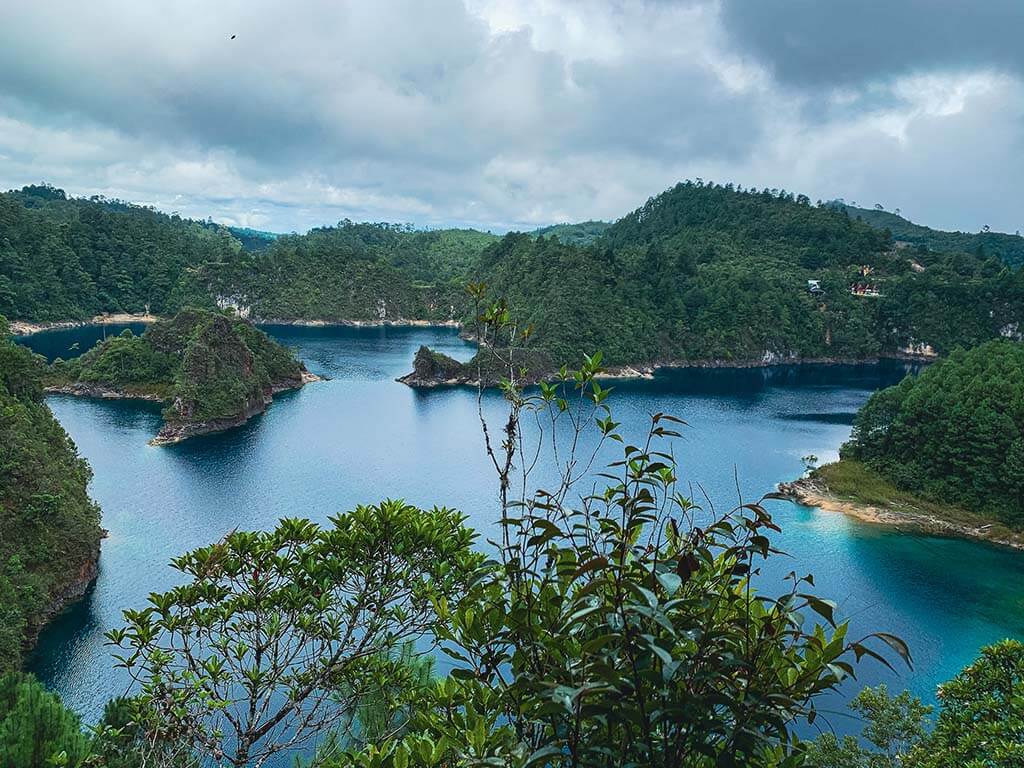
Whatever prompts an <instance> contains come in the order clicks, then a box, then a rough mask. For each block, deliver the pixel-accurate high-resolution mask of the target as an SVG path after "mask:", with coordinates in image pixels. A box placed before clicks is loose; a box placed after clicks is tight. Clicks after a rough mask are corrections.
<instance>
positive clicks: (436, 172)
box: [0, 0, 1024, 231]
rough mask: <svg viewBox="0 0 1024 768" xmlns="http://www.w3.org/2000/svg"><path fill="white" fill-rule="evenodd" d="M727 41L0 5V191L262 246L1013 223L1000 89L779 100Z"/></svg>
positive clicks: (649, 33) (413, 5) (957, 71)
mask: <svg viewBox="0 0 1024 768" xmlns="http://www.w3.org/2000/svg"><path fill="white" fill-rule="evenodd" d="M733 26H734V19H733V14H732V10H731V5H730V3H728V2H723V3H722V4H720V2H680V3H670V2H655V1H654V0H649V1H648V2H642V1H641V0H609V1H608V2H581V1H580V2H574V1H573V0H564V1H563V2H557V1H556V0H522V1H521V2H512V0H467V5H463V4H462V3H460V2H457V1H456V0H437V2H431V3H421V2H414V1H413V0H393V1H391V0H389V1H386V2H380V3H372V4H371V3H356V2H352V3H338V2H334V1H333V0H331V1H328V0H303V1H302V2H297V3H291V4H279V3H272V2H269V0H261V1H260V2H243V0H230V1H229V2H222V3H217V4H215V5H212V6H211V5H209V4H203V3H199V2H196V1H193V2H178V3H172V4H160V5H159V6H158V5H155V4H146V3H136V4H131V5H126V4H123V3H121V2H116V1H115V0H98V2H94V3H90V4H80V3H72V2H67V3H58V4H41V3H37V4H29V3H21V4H13V3H12V4H5V5H4V6H3V7H0V185H2V186H5V187H6V186H17V185H21V184H24V183H29V182H35V181H39V180H47V181H50V182H52V183H54V184H57V185H60V186H63V187H65V188H66V189H68V191H70V192H73V193H76V194H93V193H102V194H106V195H108V196H118V197H123V198H126V199H131V200H136V201H140V202H150V203H153V204H155V205H157V206H159V207H161V208H165V209H168V210H178V211H180V212H181V213H183V214H186V215H193V216H202V217H205V216H206V215H208V214H209V215H213V216H214V217H215V218H220V219H222V220H225V221H228V222H231V223H240V224H245V225H249V226H263V227H268V228H271V229H277V230H291V229H296V230H300V231H301V230H304V229H306V228H308V227H310V226H314V225H319V224H324V223H330V222H333V221H336V220H338V219H340V218H343V217H350V218H354V219H371V220H394V221H414V222H417V223H420V224H432V225H434V224H444V223H459V224H470V225H475V226H481V227H484V228H491V229H495V230H503V229H506V228H520V227H532V226H536V225H539V224H545V223H549V222H552V221H560V220H573V219H584V218H593V217H604V218H614V217H616V216H618V215H621V214H623V213H625V212H627V211H628V210H630V209H632V208H633V207H635V206H637V205H639V204H640V203H642V202H643V200H645V199H646V198H647V197H648V196H650V195H652V194H656V193H657V192H659V191H660V190H662V189H664V188H665V187H667V186H669V185H670V184H672V183H674V182H675V181H677V180H679V179H681V178H685V177H688V176H698V175H699V176H704V177H705V178H714V179H716V180H721V181H730V180H731V181H737V182H739V183H743V184H756V185H757V186H770V187H786V188H789V189H792V190H794V191H800V192H805V193H807V194H809V195H810V196H811V197H823V198H824V197H834V196H842V197H845V198H846V199H856V200H858V201H862V202H863V201H867V200H871V201H872V202H873V201H874V200H876V199H877V200H883V201H884V200H888V199H890V198H891V199H896V198H897V197H898V198H899V201H900V204H901V205H902V207H903V208H904V210H905V211H908V212H910V213H913V214H915V215H916V216H917V217H918V218H919V219H921V220H923V221H925V222H926V223H935V224H940V225H946V226H960V227H967V228H974V227H976V226H980V224H981V223H988V224H991V225H992V226H993V227H995V228H1007V229H1011V230H1012V229H1016V228H1017V227H1019V226H1020V225H1021V224H1022V223H1024V222H1020V221H1018V219H1019V218H1021V216H1020V213H1019V206H1018V204H1017V200H1018V199H1019V197H1018V196H1017V192H1016V189H1015V184H1016V180H1015V178H1014V177H1013V174H1014V173H1016V174H1017V178H1019V177H1020V175H1021V174H1020V171H1022V170H1024V169H1022V168H1020V163H1021V161H1020V160H1019V159H1017V158H1020V157H1022V156H1024V153H1021V152H1020V149H1021V147H1020V143H1021V137H1022V135H1024V128H1022V117H1021V110H1022V105H1024V95H1022V86H1021V83H1020V81H1019V79H1018V77H1017V75H1014V74H1012V73H1010V72H1008V71H1007V70H1005V69H1001V68H999V67H997V66H995V65H993V64H991V63H989V64H983V63H979V64H978V65H977V66H973V67H967V68H964V67H962V66H961V67H959V68H953V69H950V68H943V67H939V66H938V65H935V64H934V63H933V62H931V61H930V60H929V61H928V62H925V64H927V66H924V65H922V66H921V67H918V68H916V69H912V71H904V69H905V67H904V68H899V69H894V70H893V73H892V74H891V75H887V74H886V73H885V72H884V71H879V70H878V69H877V67H876V68H873V69H871V71H870V73H869V74H870V77H868V78H867V79H864V80H863V81H861V80H857V79H851V78H849V77H843V78H841V79H837V80H836V82H835V83H828V82H826V83H825V84H824V85H823V84H822V83H821V82H820V81H819V80H816V81H815V83H814V84H813V86H804V85H802V84H801V83H799V82H795V81H793V79H792V78H786V77H784V76H783V75H785V73H786V72H788V71H790V70H789V69H786V68H785V67H782V66H781V65H779V63H778V61H776V60H775V59H773V56H774V55H775V54H774V53H773V52H772V51H771V50H768V49H765V46H766V45H768V42H765V41H760V39H759V41H758V42H757V44H756V45H752V46H745V45H743V44H741V43H742V41H743V40H744V39H746V38H745V37H744V35H749V33H750V30H749V29H746V30H741V33H736V32H735V31H734V29H733ZM797 32H800V30H797ZM232 34H234V35H236V39H235V40H231V39H230V36H231V35H232ZM769 42H770V41H769ZM870 54H871V51H867V50H866V51H864V55H870ZM787 55H788V54H787ZM786 66H789V64H788V63H787V64H786ZM901 67H902V65H901ZM780 72H781V73H782V74H781V75H780V74H779V73H780ZM981 219H985V221H981Z"/></svg>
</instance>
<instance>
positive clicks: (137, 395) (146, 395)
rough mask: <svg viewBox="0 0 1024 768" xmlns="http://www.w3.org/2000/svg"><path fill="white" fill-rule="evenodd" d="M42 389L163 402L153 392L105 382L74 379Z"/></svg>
mask: <svg viewBox="0 0 1024 768" xmlns="http://www.w3.org/2000/svg"><path fill="white" fill-rule="evenodd" d="M43 389H44V390H45V391H46V392H47V393H48V394H51V395H72V396H73V397H92V398H96V399H102V400H149V401H151V402H154V403H160V402H163V400H164V398H162V397H160V395H158V394H156V393H154V392H144V391H129V390H125V389H119V388H116V387H110V386H107V385H105V384H89V383H86V382H83V381H74V382H70V383H67V384H49V385H47V386H45V387H43Z"/></svg>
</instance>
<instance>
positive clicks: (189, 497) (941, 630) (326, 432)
mask: <svg viewBox="0 0 1024 768" xmlns="http://www.w3.org/2000/svg"><path fill="white" fill-rule="evenodd" d="M120 330H121V329H120V328H116V329H112V328H107V329H106V333H107V334H110V333H114V332H119V331H120ZM267 330H268V331H269V332H271V333H272V334H273V335H274V336H275V337H277V338H278V339H279V340H280V341H281V342H283V343H285V344H287V345H290V346H292V347H294V348H295V349H296V350H297V352H298V354H299V356H300V357H301V358H302V359H303V360H304V361H305V362H306V364H307V366H308V367H309V368H310V370H312V371H314V372H315V373H318V374H325V375H327V376H329V377H331V378H330V380H329V381H326V382H323V383H317V384H313V385H311V386H308V387H305V388H304V389H302V390H301V391H298V392H293V393H287V394H284V395H280V396H278V397H277V398H275V401H274V404H273V406H272V407H271V408H270V409H269V410H268V411H267V412H266V413H265V414H264V415H263V416H261V417H258V418H256V419H254V420H252V421H251V422H250V423H248V424H247V425H245V426H244V427H241V428H239V429H236V430H233V431H231V432H228V433H224V434H221V435H215V436H210V437H206V438H201V439H196V440H192V441H189V442H186V443H184V444H182V445H178V446H172V447H164V448H153V447H150V446H149V445H147V441H148V440H149V439H150V438H151V437H152V436H153V435H154V434H155V433H156V431H157V429H158V428H159V426H160V414H159V407H158V406H156V405H152V404H145V403H128V402H104V401H93V400H81V399H75V398H68V397H52V398H50V399H49V404H50V407H51V408H52V409H53V411H54V413H55V414H56V415H57V418H58V419H60V421H61V423H62V424H63V425H64V427H65V428H66V429H67V431H68V432H69V433H70V434H71V437H72V438H73V439H74V440H75V442H76V443H77V445H78V447H79V450H80V451H81V453H82V455H84V456H85V457H86V458H87V459H88V460H89V462H90V463H91V464H92V467H93V471H94V473H95V477H94V479H93V483H92V488H91V490H92V494H93V496H94V497H95V498H96V500H97V501H98V502H99V503H100V505H101V506H102V508H103V525H104V527H106V528H107V529H109V531H110V536H109V538H107V539H106V540H105V541H104V542H103V555H102V558H101V560H100V573H99V578H98V580H97V583H96V586H95V588H94V589H92V590H91V592H90V593H89V595H88V596H87V597H86V599H85V600H83V601H82V602H81V603H79V604H78V605H77V606H75V607H73V608H72V609H71V610H69V611H67V612H66V613H65V614H64V615H63V616H61V617H60V618H59V619H58V620H57V621H56V622H54V624H53V625H52V626H51V627H50V628H49V629H48V630H47V631H46V632H45V633H44V634H43V636H42V638H41V641H40V644H39V647H38V650H37V653H36V655H35V658H34V660H33V662H32V669H33V671H34V672H35V673H36V674H37V675H39V676H40V678H42V679H43V680H44V681H45V682H46V684H47V685H49V686H50V687H52V688H53V689H55V690H56V691H58V692H59V693H60V694H61V695H62V696H63V697H64V699H65V700H66V701H67V703H68V704H70V705H71V706H73V707H74V708H76V709H77V710H78V711H80V712H82V713H83V714H84V716H85V717H86V718H87V719H89V720H94V719H95V718H96V717H97V716H98V715H99V713H100V711H101V709H102V706H103V703H104V702H105V701H106V700H107V699H108V698H110V697H111V696H113V695H116V694H120V693H123V692H124V691H125V689H126V686H127V680H126V677H125V675H123V674H122V673H121V672H119V671H117V670H114V669H113V668H112V660H111V658H110V655H109V649H108V648H106V647H105V646H104V641H103V633H104V632H105V631H106V630H108V629H110V628H111V627H114V626H118V625H119V624H120V617H121V613H120V612H121V609H123V608H126V607H141V606H143V605H144V603H145V599H146V596H147V594H148V593H149V592H151V591H156V590H164V589H166V588H168V587H170V586H171V585H172V584H174V583H175V572H174V571H173V570H172V569H171V568H169V567H168V565H167V563H168V561H169V559H170V558H171V557H173V556H174V555H177V554H179V553H181V552H183V551H185V550H187V549H190V548H193V547H197V546H201V545H205V544H208V543H210V542H212V541H214V540H215V539H217V538H218V537H220V536H221V535H223V534H224V533H226V532H227V531H229V530H231V529H233V528H236V527H241V528H252V529H255V528H269V527H271V526H273V525H274V523H275V521H276V520H277V519H278V518H280V517H283V516H304V517H309V518H311V519H313V520H316V521H325V520H326V519H327V517H328V516H329V515H331V514H332V513H335V512H339V511H343V510H345V509H348V508H350V507H351V506H353V505H355V504H357V503H364V502H374V501H377V500H379V499H382V498H385V497H400V498H404V499H406V500H407V501H409V502H412V503H415V504H418V505H423V506H430V505H434V504H438V505H441V504H445V505H449V506H454V507H457V508H459V509H462V510H463V511H464V512H465V513H466V514H467V515H468V516H469V518H470V522H471V524H472V525H473V526H474V527H476V528H477V529H478V530H480V531H482V532H484V534H485V535H489V534H490V533H492V532H493V530H494V527H493V521H494V519H495V517H496V512H495V509H496V507H495V496H496V493H495V491H496V485H495V482H494V478H493V473H492V471H491V470H490V469H489V467H488V464H487V461H486V457H485V456H484V454H483V446H482V438H481V436H480V431H479V425H478V422H477V420H476V401H475V393H473V392H472V391H470V390H465V389H447V390H440V391H432V392H416V391H413V390H411V389H409V388H407V387H405V386H403V385H401V384H398V383H396V382H394V378H395V377H396V376H399V375H401V374H403V373H406V372H407V371H408V370H409V369H410V367H411V361H412V357H413V354H414V353H415V350H416V349H417V347H418V346H419V345H420V344H424V343H425V344H429V345H431V346H433V347H435V348H437V349H440V350H441V351H444V352H446V353H448V354H451V355H453V356H456V357H461V358H463V359H467V358H468V357H469V356H470V355H471V353H472V350H471V349H470V348H469V347H468V346H467V345H465V344H464V343H463V342H462V341H461V340H459V338H458V337H457V336H456V335H455V333H454V332H453V331H448V330H443V329H397V328H387V329H384V328H373V329H340V328H331V329H323V328H317V329H311V328H295V327H283V326H282V327H269V328H268V329H267ZM102 332H103V331H102V329H96V328H86V329H74V330H71V331H57V332H51V333H47V334H39V335H36V336H33V337H30V338H28V339H26V340H25V341H26V343H28V344H29V345H30V346H32V347H33V348H35V349H36V350H37V351H39V352H41V353H43V354H46V355H47V356H48V357H51V358H52V357H56V356H65V357H67V356H70V355H72V354H75V353H76V351H77V350H81V349H85V348H87V347H88V346H89V345H90V344H92V343H94V342H95V340H96V339H97V338H99V337H100V336H101V335H102ZM76 342H77V343H78V345H79V346H78V347H77V348H74V349H73V348H72V347H73V345H74V344H75V343H76ZM903 373H904V370H903V369H902V368H900V367H898V366H895V365H883V366H858V367H834V368H820V367H804V368H779V369H769V370H740V371H724V370H713V371H680V372H674V373H671V374H665V375H661V376H658V377H656V378H655V379H654V380H653V381H644V382H621V383H618V384H617V387H616V392H615V394H614V395H613V396H612V399H611V401H610V402H611V404H612V406H613V409H614V411H615V415H616V418H617V420H619V421H621V422H622V423H623V427H622V429H623V430H624V431H625V432H626V433H628V434H637V435H639V434H642V432H641V431H642V430H644V429H645V428H646V423H647V419H648V415H649V414H650V413H652V412H655V411H665V412H669V413H672V414H675V415H677V416H679V417H681V418H684V419H685V420H686V421H687V422H688V423H689V427H687V428H686V430H685V436H684V437H683V439H682V440H680V441H679V442H678V444H677V445H676V449H675V450H676V453H677V455H678V456H679V457H680V459H681V467H682V475H683V476H684V477H685V478H686V479H688V480H690V481H692V482H694V483H695V484H696V483H700V485H701V487H702V488H703V489H704V491H706V493H707V495H708V496H709V497H710V499H711V500H712V501H714V502H715V504H716V506H717V507H719V508H728V507H731V506H733V505H734V504H735V503H736V500H737V486H738V488H739V493H740V494H741V495H742V497H743V499H744V500H748V501H749V500H752V499H755V498H757V497H759V496H760V495H761V494H763V493H765V492H767V491H770V490H772V489H773V488H774V486H775V485H776V483H778V482H780V481H783V480H789V479H792V478H794V477H796V476H798V475H799V474H800V472H801V471H802V466H801V462H800V457H801V456H804V455H806V454H809V453H813V454H816V455H817V456H819V457H820V458H821V459H822V460H823V461H825V460H829V459H832V458H835V457H836V455H837V449H838V447H839V445H840V444H841V443H842V442H843V441H844V440H845V439H846V438H847V437H848V435H849V431H850V424H851V422H852V418H853V414H854V413H855V411H856V410H857V408H858V407H859V406H860V405H861V404H862V403H863V402H864V401H865V400H866V399H867V397H868V396H869V395H870V393H871V392H872V391H873V390H874V389H877V388H878V387H880V386H884V385H887V384H890V383H893V382H895V381H896V380H898V379H899V378H900V377H901V376H902V375H903ZM486 406H487V408H488V410H489V411H490V412H493V413H494V414H495V415H496V414H498V412H499V409H500V406H501V403H500V399H499V398H497V397H496V396H490V397H488V398H487V402H486ZM771 508H772V510H773V512H774V513H775V514H776V516H777V520H778V522H779V523H780V524H781V525H782V527H783V534H782V535H781V536H779V537H777V541H776V543H777V544H778V545H779V546H780V547H781V548H782V549H784V550H785V551H786V552H788V553H789V555H790V557H788V558H778V559H777V561H776V562H775V563H773V564H772V565H771V566H770V568H769V572H768V573H767V574H766V580H768V581H769V582H772V581H774V582H776V583H777V582H778V580H779V579H781V578H782V577H783V576H784V575H785V574H786V573H787V572H789V571H790V570H796V571H798V572H800V573H801V574H803V573H808V572H809V573H813V574H814V575H815V579H816V583H817V591H818V593H819V594H821V595H824V596H826V597H830V598H832V599H834V600H836V601H837V602H838V603H839V605H840V611H841V613H842V615H843V616H845V617H849V618H851V619H852V624H853V630H854V634H856V633H857V632H862V633H863V632H867V631H869V630H871V629H884V630H886V631H890V632H894V633H896V634H898V635H900V636H902V637H903V638H904V639H906V640H907V641H908V642H909V643H910V646H911V649H912V651H913V654H914V657H915V668H914V670H913V671H908V670H906V669H903V670H901V671H900V674H899V675H898V676H896V675H893V674H892V673H890V672H888V671H886V670H885V669H884V668H881V667H880V665H877V664H872V663H865V664H864V665H862V666H861V667H860V672H859V675H860V680H859V682H856V683H851V685H850V686H849V687H848V688H847V692H849V691H852V690H856V688H857V687H859V685H861V684H864V683H867V684H876V683H878V682H880V681H886V682H888V683H889V684H890V686H891V687H892V686H898V687H899V688H904V687H907V688H910V689H911V690H912V691H913V692H914V693H916V694H918V695H919V696H921V697H923V698H925V699H927V700H934V689H935V686H936V684H937V683H939V682H941V681H943V680H945V679H947V678H949V677H950V676H952V675H953V674H955V673H956V672H957V671H958V670H959V669H960V668H961V667H962V666H963V665H964V664H966V663H967V662H969V661H970V660H971V659H972V658H973V656H974V655H975V653H976V652H977V650H978V648H979V647H980V646H982V645H984V644H986V643H989V642H992V641H994V640H998V639H1000V638H1003V637H1024V557H1022V556H1020V555H1018V554H1016V553H1013V552H1008V551H1004V550H999V549H996V548H992V547H988V546H984V545H981V544H975V543H970V542H965V541H958V540H945V539H936V538H929V537H921V536H912V535H906V534H901V533H898V532H894V531H892V530H887V529H883V528H878V527H873V526H869V525H865V524H861V523H858V522H855V521H853V520H850V519H848V518H846V517H843V516H841V515H837V514H832V513H824V512H819V511H817V510H813V509H807V508H803V507H799V506H797V505H795V504H790V503H787V502H772V503H771ZM832 705H833V706H834V708H835V709H836V710H837V711H840V710H842V709H843V704H842V702H841V701H839V700H836V701H834V702H832ZM832 722H833V724H834V725H835V726H836V728H837V729H839V730H846V729H847V728H848V725H847V723H848V721H847V719H846V718H845V717H843V716H842V715H839V714H837V715H835V716H834V717H833V718H832Z"/></svg>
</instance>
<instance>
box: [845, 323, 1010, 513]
mask: <svg viewBox="0 0 1024 768" xmlns="http://www.w3.org/2000/svg"><path fill="white" fill-rule="evenodd" d="M842 456H843V457H844V458H851V459H856V460H859V461H862V462H864V463H865V464H867V465H868V466H869V467H871V468H872V469H874V470H875V471H877V472H879V473H880V474H882V475H883V476H885V477H886V478H888V479H889V480H891V481H892V482H893V483H894V484H895V485H896V486H897V487H898V488H901V489H904V490H908V491H912V492H914V493H917V494H920V495H922V496H924V497H925V498H931V499H935V500H937V501H947V502H952V503H954V504H958V505H961V506H964V507H966V508H969V509H972V510H974V511H977V512H979V513H983V514H987V515H989V516H992V517H996V518H998V519H1000V520H1003V521H1005V522H1007V523H1010V524H1013V525H1017V526H1020V525H1024V343H1021V342H1015V341H1009V340H1006V339H1002V340H997V341H991V342H988V343H986V344H983V345H981V346H979V347H975V348H973V349H971V350H967V351H963V350H958V351H956V352H954V353H953V354H952V355H950V357H949V358H948V359H946V360H943V361H941V362H939V363H936V364H934V365H932V366H930V367H929V368H927V369H926V370H925V371H924V372H923V373H921V374H920V375H919V376H916V377H908V378H906V379H904V380H903V381H902V382H900V383H899V384H897V385H896V386H894V387H889V388H888V389H884V390H882V391H880V392H876V393H875V394H874V395H872V396H871V399H870V400H868V402H867V403H866V404H865V405H864V407H863V408H861V410H860V412H859V413H858V414H857V418H856V421H855V422H854V427H853V433H852V435H851V438H850V441H849V442H848V443H847V444H846V445H844V446H843V449H842Z"/></svg>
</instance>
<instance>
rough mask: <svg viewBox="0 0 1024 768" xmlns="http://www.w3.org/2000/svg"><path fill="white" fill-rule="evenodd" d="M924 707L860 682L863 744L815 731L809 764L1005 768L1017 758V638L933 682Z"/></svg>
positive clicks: (1021, 720)
mask: <svg viewBox="0 0 1024 768" xmlns="http://www.w3.org/2000/svg"><path fill="white" fill-rule="evenodd" d="M938 698H939V716H938V720H937V722H936V723H935V727H934V729H933V730H932V731H931V732H930V733H929V732H928V730H927V723H926V720H925V718H926V716H927V715H928V714H929V713H930V711H931V707H925V706H923V705H922V704H921V702H920V701H919V700H917V699H913V698H911V696H910V695H909V694H908V693H906V692H904V693H902V694H900V695H899V696H898V697H896V698H891V697H890V696H889V695H888V692H887V691H886V690H885V686H880V687H879V688H876V689H871V688H867V689H865V690H864V691H863V692H862V693H861V694H860V695H858V696H857V698H856V699H855V700H854V702H853V704H852V708H853V710H854V711H855V712H857V714H859V715H860V716H862V717H863V718H864V719H865V721H866V722H867V725H866V726H865V728H864V733H863V736H864V739H863V741H864V742H865V744H861V743H860V742H859V741H858V740H857V739H855V738H853V737H852V736H847V737H846V738H844V739H843V740H842V741H840V740H839V739H837V738H836V737H835V736H834V735H832V734H825V735H823V736H821V737H820V738H818V740H817V741H816V742H815V744H814V745H813V747H812V749H811V754H810V756H809V759H810V763H811V764H812V765H815V766H820V768H898V767H899V766H903V768H1012V767H1016V766H1021V765H1024V643H1021V642H1019V641H1017V640H1004V641H1003V642H1001V643H996V644H995V645H991V646H988V647H987V648H983V649H982V651H981V656H980V657H979V658H978V659H977V660H976V661H975V662H974V663H973V664H970V665H969V666H967V667H966V668H965V669H964V670H963V671H962V672H961V673H960V674H958V675H957V676H956V677H954V678H953V679H952V680H950V681H949V682H948V683H945V684H943V685H941V686H939V691H938Z"/></svg>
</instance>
